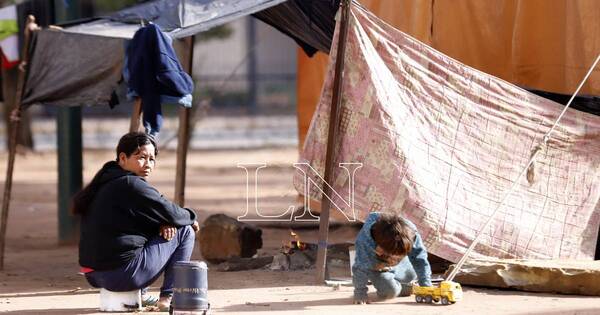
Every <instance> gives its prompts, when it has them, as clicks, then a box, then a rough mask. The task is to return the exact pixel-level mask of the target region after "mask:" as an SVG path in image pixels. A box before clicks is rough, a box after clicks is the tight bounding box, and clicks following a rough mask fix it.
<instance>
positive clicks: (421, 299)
mask: <svg viewBox="0 0 600 315" xmlns="http://www.w3.org/2000/svg"><path fill="white" fill-rule="evenodd" d="M415 301H417V303H423V297H422V296H420V295H417V296H415Z"/></svg>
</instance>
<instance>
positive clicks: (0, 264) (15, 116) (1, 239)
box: [0, 15, 38, 270]
mask: <svg viewBox="0 0 600 315" xmlns="http://www.w3.org/2000/svg"><path fill="white" fill-rule="evenodd" d="M25 25H26V26H25V37H24V39H25V40H24V44H23V58H22V60H21V64H20V65H19V77H18V79H17V93H16V95H15V101H16V102H17V106H16V108H15V110H14V111H13V112H12V113H11V117H10V118H11V119H10V120H11V122H12V123H13V126H12V128H7V129H9V130H10V135H9V139H8V146H9V150H8V166H7V168H6V179H5V180H4V196H3V198H2V214H1V216H0V270H4V247H5V244H6V227H7V221H8V210H9V207H10V196H11V192H12V178H13V171H14V167H15V155H16V152H17V134H18V129H19V121H20V119H21V101H22V96H23V90H24V89H25V79H26V77H27V61H28V59H29V42H30V41H31V35H32V31H34V30H36V29H37V28H38V27H37V24H35V17H34V16H33V15H29V16H27V21H26V22H25Z"/></svg>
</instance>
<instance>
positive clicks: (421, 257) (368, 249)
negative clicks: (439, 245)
mask: <svg viewBox="0 0 600 315" xmlns="http://www.w3.org/2000/svg"><path fill="white" fill-rule="evenodd" d="M380 215H381V214H380V213H378V212H372V213H371V214H369V216H368V217H367V220H366V221H365V223H364V225H363V227H362V229H361V230H360V232H359V233H358V236H357V237H356V242H355V244H354V246H355V250H356V258H355V260H354V266H353V268H358V269H362V270H364V271H369V272H378V270H376V268H375V266H376V265H377V264H379V263H380V262H379V261H378V260H377V257H376V255H375V248H376V247H377V244H375V240H373V237H371V227H372V226H373V224H374V223H375V222H377V219H378V218H379V216H380ZM404 221H405V222H406V223H407V224H408V226H409V227H410V228H412V229H413V230H414V232H415V242H414V243H413V246H412V250H411V251H410V253H409V254H408V259H409V261H410V263H411V264H412V266H413V268H414V270H415V272H416V274H417V279H418V282H419V285H420V286H431V266H430V265H429V261H428V260H427V250H426V249H425V245H424V244H423V241H422V240H421V236H420V235H419V232H418V231H417V227H416V226H415V225H414V224H413V223H412V222H410V221H409V220H406V219H404ZM391 269H393V267H392V268H391ZM362 274H363V273H361V275H362ZM366 274H368V273H366ZM356 276H357V275H355V278H356ZM356 280H359V281H356ZM366 280H367V279H354V285H355V286H356V285H357V284H358V283H365V284H366Z"/></svg>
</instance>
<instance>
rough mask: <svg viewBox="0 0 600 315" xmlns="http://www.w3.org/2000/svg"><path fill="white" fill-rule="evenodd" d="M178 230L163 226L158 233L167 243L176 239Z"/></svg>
mask: <svg viewBox="0 0 600 315" xmlns="http://www.w3.org/2000/svg"><path fill="white" fill-rule="evenodd" d="M176 233H177V228H176V227H174V226H170V225H161V226H160V228H159V231H158V235H160V236H162V237H163V238H164V239H166V240H167V241H170V240H172V239H173V237H175V234H176Z"/></svg>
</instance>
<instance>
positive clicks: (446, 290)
mask: <svg viewBox="0 0 600 315" xmlns="http://www.w3.org/2000/svg"><path fill="white" fill-rule="evenodd" d="M413 294H414V295H415V300H416V301H417V303H433V302H435V303H438V302H441V303H442V304H443V305H449V304H454V303H456V302H457V301H460V300H461V299H462V296H463V292H462V288H461V287H460V284H459V283H457V282H454V281H442V282H440V285H439V286H433V287H421V286H418V285H416V284H415V285H413Z"/></svg>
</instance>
